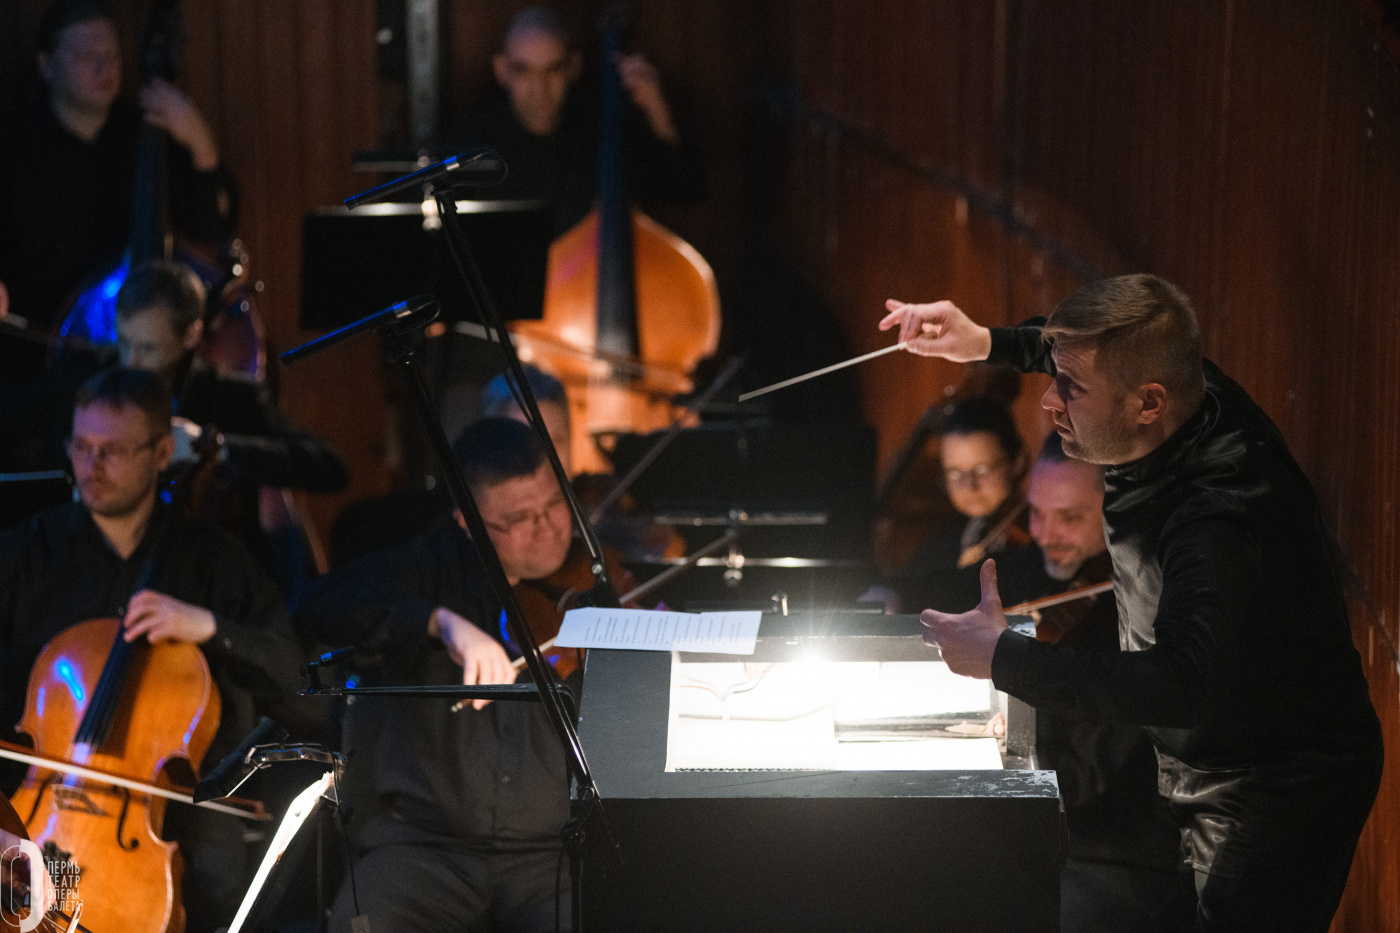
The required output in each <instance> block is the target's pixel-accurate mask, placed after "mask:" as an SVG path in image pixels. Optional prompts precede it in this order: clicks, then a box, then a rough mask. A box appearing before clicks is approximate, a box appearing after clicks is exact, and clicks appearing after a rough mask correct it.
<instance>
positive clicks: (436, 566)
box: [296, 418, 629, 933]
mask: <svg viewBox="0 0 1400 933" xmlns="http://www.w3.org/2000/svg"><path fill="white" fill-rule="evenodd" d="M453 450H454V453H455V455H456V458H457V461H458V463H459V464H460V466H461V468H462V472H463V474H464V476H465V478H466V480H467V483H468V486H469V488H470V489H471V492H472V495H473V496H474V497H475V499H476V502H477V505H478V507H479V508H480V510H481V514H482V517H483V518H484V519H485V521H486V526H487V529H488V532H489V534H490V537H491V544H492V545H493V546H494V547H495V549H496V551H497V553H498V554H499V556H500V559H501V563H502V565H503V566H504V568H505V571H506V575H507V577H508V578H509V580H510V582H511V584H512V585H517V584H519V585H517V593H519V592H520V588H521V586H526V585H529V581H534V580H539V579H541V578H546V577H549V576H551V575H552V574H554V573H555V572H556V571H558V570H559V569H560V568H561V567H563V566H564V565H565V564H566V561H568V559H569V558H570V556H571V553H573V552H575V551H576V549H577V548H578V547H579V545H578V544H577V543H575V542H574V540H573V525H572V521H571V519H570V515H569V509H568V506H567V504H566V502H565V500H564V496H563V493H562V492H561V490H560V489H559V486H558V483H557V482H556V480H555V476H554V473H553V472H552V470H551V469H550V465H549V463H548V461H547V459H546V457H545V453H544V450H543V449H542V447H541V446H540V443H539V441H538V439H537V437H536V436H535V434H534V432H533V431H532V430H531V429H530V428H529V427H527V426H526V425H524V424H522V423H520V422H519V421H515V420H511V419H505V418H484V419H482V420H480V421H477V422H475V423H474V424H472V425H470V426H468V427H467V428H466V430H465V431H463V433H462V434H461V436H460V437H459V438H458V439H457V440H456V442H455V443H454V444H453ZM456 518H457V521H456V522H455V523H454V522H453V521H452V519H451V518H450V517H448V516H444V517H443V520H442V521H441V522H440V523H439V524H438V525H437V526H436V527H434V528H431V529H429V530H428V531H427V532H425V533H424V534H423V535H422V536H420V537H419V538H417V539H415V540H414V541H412V542H411V543H409V544H407V545H405V546H403V547H399V548H394V549H391V550H387V551H381V552H378V553H375V554H370V555H367V556H365V557H361V558H360V559H358V560H356V561H353V562H351V563H350V564H348V565H347V566H345V567H344V568H342V569H341V570H339V571H337V572H335V573H333V574H331V575H330V576H327V577H323V578H322V579H321V580H318V581H317V582H316V583H315V584H313V585H312V586H311V587H310V589H309V592H308V595H307V597H306V599H305V600H304V601H303V602H302V604H301V606H300V608H299V610H298V612H297V617H296V624H297V625H298V626H299V627H300V628H301V630H302V631H303V632H304V633H305V634H306V635H309V636H312V637H314V638H316V639H317V640H319V641H321V642H323V643H326V644H333V645H348V644H355V645H358V646H359V648H360V649H361V653H360V657H361V658H367V659H371V660H370V662H369V663H371V664H372V665H373V668H372V669H371V670H370V671H365V677H366V678H367V681H368V679H370V678H372V677H375V676H379V677H382V679H383V680H384V681H385V682H386V683H391V684H406V683H464V684H502V683H512V682H514V680H515V678H516V668H515V667H514V666H513V665H512V662H511V658H510V655H509V654H508V653H507V649H506V644H505V643H506V640H507V633H506V632H505V631H504V618H503V612H502V609H501V606H500V604H499V602H497V600H496V598H495V596H494V595H493V594H492V591H491V587H490V584H489V581H488V579H487V577H486V573H485V570H484V569H483V567H482V564H481V561H480V558H479V557H478V556H477V553H476V550H475V548H474V547H473V545H472V543H471V541H470V539H469V538H468V537H467V536H466V535H465V534H464V533H463V529H462V528H461V527H458V525H459V524H464V523H463V522H462V519H461V516H460V515H458V516H456ZM619 576H622V577H623V578H622V579H619V578H618V576H615V577H614V580H615V583H616V584H617V586H618V588H619V589H623V588H626V587H627V586H628V584H629V581H628V580H627V579H626V578H625V575H619ZM522 581H523V582H522ZM451 707H452V703H451V702H450V701H447V700H416V699H387V700H380V701H378V702H374V703H366V702H358V703H355V704H353V705H352V706H350V707H349V708H348V710H347V713H346V721H345V747H346V750H347V751H349V752H351V753H352V757H351V759H350V773H349V774H347V786H348V787H349V794H350V795H351V806H352V807H354V811H355V815H354V824H353V826H352V830H353V834H354V837H355V839H354V841H355V844H356V848H357V857H356V860H355V862H354V865H353V875H352V877H353V884H352V883H351V882H349V881H347V883H346V884H344V885H342V887H341V890H340V894H339V895H338V897H337V899H336V903H335V907H334V909H333V911H332V915H331V925H330V929H331V930H333V931H336V933H344V931H348V930H349V929H350V928H351V919H352V917H353V916H354V915H355V912H356V903H358V910H359V913H361V914H363V915H365V916H367V917H368V918H369V920H370V922H371V924H372V926H373V927H374V928H375V929H388V930H401V931H406V933H409V931H424V933H427V931H437V930H444V929H465V928H476V926H477V925H478V924H480V923H484V922H492V923H494V925H495V926H496V927H498V928H501V929H511V930H520V931H533V930H540V931H543V930H553V929H554V918H555V913H554V911H555V891H556V887H555V885H556V877H557V876H556V872H557V871H558V870H559V859H560V849H561V843H560V830H561V828H562V827H563V825H564V822H565V821H566V820H567V819H568V816H569V805H568V780H567V774H566V770H565V760H564V756H563V751H562V749H561V748H560V746H559V743H558V740H557V738H556V736H555V734H554V732H553V730H552V728H551V727H550V725H549V722H548V720H547V718H546V717H545V715H544V711H543V709H542V707H541V706H540V705H539V704H536V703H489V704H488V702H487V701H482V700H476V701H473V703H472V704H470V705H469V706H466V707H464V708H463V709H462V711H461V712H459V713H453V712H451ZM562 884H563V885H564V888H563V890H564V902H563V906H562V910H563V914H564V916H565V917H567V916H568V913H569V907H568V894H567V890H568V882H567V879H566V878H565V879H564V880H563V881H562Z"/></svg>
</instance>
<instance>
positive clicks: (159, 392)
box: [0, 369, 299, 933]
mask: <svg viewBox="0 0 1400 933" xmlns="http://www.w3.org/2000/svg"><path fill="white" fill-rule="evenodd" d="M68 450H69V454H70V456H71V458H72V465H73V473H74V476H75V477H76V480H77V490H78V494H79V497H80V501H78V502H74V503H72V504H66V505H61V506H58V507H55V508H52V509H49V510H46V511H43V512H40V513H38V514H37V515H35V516H33V517H31V518H30V519H29V520H28V521H26V522H24V523H22V524H20V525H17V526H15V527H13V528H10V529H7V530H6V531H4V532H3V533H0V650H2V651H3V655H0V656H3V658H4V667H3V670H0V676H3V682H0V716H4V717H7V718H5V719H4V721H6V722H9V723H16V722H18V721H19V719H20V716H21V714H22V712H23V710H24V707H25V700H26V697H25V692H26V685H27V684H28V682H29V675H30V668H31V666H32V665H33V663H34V660H35V658H36V657H37V656H38V654H39V652H40V650H41V649H42V648H43V646H44V645H45V644H46V643H47V642H48V641H49V640H50V639H52V638H53V637H54V636H55V635H57V634H58V633H60V632H62V631H64V630H65V629H67V628H69V627H70V626H73V625H75V624H77V623H80V622H83V621H85V620H87V619H91V618H97V617H105V616H117V617H119V618H121V620H122V624H123V626H124V627H125V637H126V638H127V640H128V641H131V640H135V639H138V638H144V639H147V640H149V641H151V642H158V641H162V640H167V641H178V642H191V643H194V644H198V645H199V646H200V648H201V650H202V651H203V653H204V655H205V657H206V658H207V660H208V662H209V667H210V670H211V673H212V675H213V677H214V680H215V682H216V684H217V686H218V689H219V693H220V695H221V698H222V707H223V713H222V718H221V720H220V724H219V730H218V732H217V734H216V736H215V739H214V742H213V744H212V746H211V748H210V751H209V758H210V759H211V760H217V759H218V758H219V757H220V756H222V755H224V754H227V753H228V752H229V751H230V750H231V749H232V748H233V747H234V746H235V745H236V744H237V742H238V740H239V739H240V738H241V737H242V736H243V735H244V734H245V733H247V732H248V730H249V729H250V728H251V727H252V725H253V723H254V721H255V717H256V715H257V713H258V712H260V711H262V710H264V709H271V708H273V707H274V706H275V704H276V703H278V702H279V701H281V700H282V699H283V698H285V697H289V696H291V695H292V694H294V693H295V692H296V690H297V689H298V686H299V681H298V675H297V663H298V657H299V647H298V645H297V644H296V642H295V640H294V639H293V637H292V633H291V628H290V625H289V622H288V620H287V616H286V613H285V611H284V609H283V607H282V602H281V598H280V596H279V594H278V592H277V589H276V587H275V586H273V584H272V581H271V580H269V579H268V578H267V576H266V574H265V573H264V572H263V571H262V569H261V568H260V567H259V566H258V565H257V563H256V562H255V561H254V560H253V559H252V558H251V556H250V555H249V554H248V553H247V552H246V551H245V550H244V549H243V547H242V546H241V545H239V543H238V542H237V541H236V540H234V539H233V538H232V537H230V536H229V535H228V534H226V533H224V532H222V531H220V530H219V529H218V528H216V527H214V526H213V525H211V524H209V523H207V522H204V521H200V520H192V519H187V518H185V517H184V516H183V515H181V514H177V513H176V512H175V510H173V509H172V508H170V507H169V506H166V505H165V504H163V503H162V502H161V501H160V500H159V497H158V496H157V488H158V479H159V477H160V474H161V471H162V470H163V469H165V467H166V466H168V465H169V463H170V460H171V457H172V456H173V454H174V451H175V440H174V438H173V437H172V435H171V431H170V396H169V395H168V393H167V392H166V391H165V389H164V387H163V386H162V385H161V383H160V380H159V379H157V378H156V377H155V376H154V375H153V374H151V373H147V372H142V371H139V370H130V369H111V370H106V371H104V372H102V373H99V374H98V375H97V376H94V377H93V378H92V379H91V380H90V381H88V382H87V383H85V384H84V385H83V386H82V388H81V389H80V390H79V392H78V395H77V402H76V405H75V408H74V412H73V421H72V435H71V438H70V440H69V442H68ZM162 525H164V526H165V531H164V532H163V533H161V534H157V533H156V529H157V528H159V527H161V526H162ZM158 539H160V540H159V543H158ZM157 548H158V553H156V554H155V555H154V556H152V551H153V550H155V549H157ZM148 558H149V559H152V560H154V561H155V571H154V576H153V577H152V579H151V583H150V585H149V587H148V588H146V589H143V590H141V591H140V592H137V593H132V592H131V590H132V588H133V586H134V585H135V583H136V580H137V578H138V576H139V575H140V573H141V571H142V569H143V567H144V565H145V563H146V561H147V560H148ZM164 834H165V837H166V838H168V839H173V840H175V841H176V842H178V843H179V845H180V852H181V855H182V856H183V858H184V862H185V866H186V869H185V877H184V903H185V908H186V911H187V916H188V919H187V926H186V929H187V930H188V931H189V933H199V931H212V930H214V929H216V928H218V927H219V926H222V925H226V924H227V923H228V922H229V921H230V920H232V918H233V915H234V913H235V911H236V910H237V908H238V904H239V901H240V899H241V898H242V895H243V893H244V889H245V888H246V884H247V880H248V878H249V877H251V867H252V861H251V859H250V858H249V856H248V855H247V853H246V851H245V844H244V842H243V827H242V824H241V823H240V821H239V820H238V819H237V818H236V817H231V816H225V815H223V814H219V813H214V812H211V811H208V810H203V809H196V808H192V807H176V806H171V807H170V808H169V809H168V810H167V811H166V819H165V826H164Z"/></svg>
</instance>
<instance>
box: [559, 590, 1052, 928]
mask: <svg viewBox="0 0 1400 933" xmlns="http://www.w3.org/2000/svg"><path fill="white" fill-rule="evenodd" d="M814 633H815V634H820V635H821V637H820V638H816V639H814V638H811V637H808V636H810V635H812V634H814ZM814 645H815V646H818V647H819V648H820V650H821V651H823V652H824V655H825V657H827V658H839V659H842V660H866V661H872V660H878V661H909V660H920V661H928V660H937V659H938V654H937V651H936V649H932V648H926V647H924V646H923V645H922V644H921V643H920V641H919V624H918V619H917V617H916V616H861V615H859V614H855V613H830V614H825V615H822V616H820V617H818V618H812V617H810V616H805V615H804V616H788V617H784V616H778V615H765V616H764V617H763V623H762V626H761V628H760V632H759V641H758V647H757V651H756V653H755V655H754V656H752V657H750V658H739V657H737V656H727V657H722V656H715V655H708V656H707V655H694V654H683V655H681V656H680V657H681V659H682V660H683V661H689V660H697V659H698V660H714V661H731V662H732V661H739V660H746V661H750V662H753V663H754V664H761V663H762V662H766V661H772V660H780V659H781V660H791V659H798V658H801V657H802V656H803V653H804V652H809V651H811V650H812V647H813V646H814ZM671 679H672V656H671V655H670V654H669V653H665V652H650V651H622V650H600V649H593V650H590V651H589V652H588V659H587V667H586V672H585V681H584V683H585V688H584V696H583V705H582V710H581V716H580V727H579V734H580V737H581V738H582V740H583V745H584V747H585V748H586V749H587V750H588V756H589V762H590V764H591V766H592V768H593V770H594V773H595V774H596V776H597V781H598V787H599V789H600V791H601V792H602V794H603V797H604V800H605V804H606V807H607V813H608V819H609V822H610V824H611V826H612V830H613V834H614V836H615V837H616V839H617V841H618V844H619V846H620V848H621V854H622V858H623V862H624V866H623V868H622V869H621V870H620V871H617V872H614V873H612V874H609V875H603V874H602V873H601V871H600V869H599V868H596V867H593V866H590V867H589V868H588V869H586V872H585V879H584V885H585V887H584V897H585V912H584V916H585V918H586V922H587V924H588V926H589V928H590V929H593V930H601V931H633V930H636V931H643V930H645V931H654V930H662V929H665V930H695V931H710V930H713V931H731V930H761V931H783V930H802V931H816V930H831V931H850V930H901V931H908V930H940V931H949V930H957V931H981V930H985V931H996V933H1015V931H1036V933H1044V931H1053V930H1058V929H1059V904H1060V897H1059V880H1060V870H1061V867H1062V864H1063V852H1064V829H1063V825H1062V818H1061V810H1060V802H1059V791H1058V785H1057V783H1056V780H1055V775H1054V773H1053V772H1049V771H1030V770H1002V771H991V770H982V771H810V770H808V771H802V770H785V771H756V770H744V771H719V770H714V771H702V770H690V771H682V770H677V771H672V772H667V771H666V770H665V767H666V762H667V741H668V717H669V715H670V713H669V707H670V697H671ZM1009 728H1010V729H1014V728H1015V726H1014V725H1013V726H1011V727H1009Z"/></svg>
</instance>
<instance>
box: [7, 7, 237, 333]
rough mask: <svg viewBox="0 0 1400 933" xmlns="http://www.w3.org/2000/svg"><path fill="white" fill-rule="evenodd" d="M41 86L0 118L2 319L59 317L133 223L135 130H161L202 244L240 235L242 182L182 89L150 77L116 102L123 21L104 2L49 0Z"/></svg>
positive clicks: (183, 220) (184, 216)
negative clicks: (237, 216)
mask: <svg viewBox="0 0 1400 933" xmlns="http://www.w3.org/2000/svg"><path fill="white" fill-rule="evenodd" d="M38 50H39V51H38V71H39V76H40V78H41V82H40V84H39V85H38V88H37V90H38V93H36V94H35V95H34V97H33V99H32V100H30V101H29V103H28V104H27V105H26V106H25V107H24V109H23V110H22V111H21V112H20V113H19V114H18V115H16V116H15V117H14V118H12V119H10V120H8V121H7V122H6V123H5V124H4V126H3V127H0V317H3V316H4V314H5V309H6V307H8V309H9V311H10V312H12V313H13V314H15V315H16V316H20V317H23V318H24V319H26V320H27V321H28V322H29V323H30V324H31V325H36V326H39V327H41V328H50V327H54V326H56V325H57V324H58V323H59V320H60V317H61V315H62V314H63V312H64V311H65V307H66V304H67V302H68V301H70V300H71V298H72V297H73V296H74V293H75V292H76V290H77V289H78V288H79V287H80V286H81V285H83V284H84V282H85V281H87V280H88V279H89V278H90V277H92V276H93V275H94V274H96V273H97V272H98V271H99V267H100V266H101V264H102V263H104V262H108V261H112V260H114V259H115V258H116V257H117V256H119V255H120V253H121V252H122V250H123V249H124V247H125V246H126V244H127V239H128V236H129V234H130V232H131V213H132V198H133V180H134V178H135V165H136V139H137V129H138V127H139V126H140V125H141V122H142V121H143V120H144V121H146V122H148V123H151V124H153V125H155V126H157V127H160V128H161V129H163V130H165V131H166V132H167V133H168V134H169V135H170V138H171V140H172V144H171V145H170V147H169V159H168V166H169V186H168V191H169V196H170V212H171V215H172V220H173V221H174V225H175V228H176V230H177V231H178V232H179V233H181V234H183V235H185V236H187V237H189V238H190V239H192V240H195V241H198V242H200V243H206V244H212V245H218V244H222V243H223V242H224V241H225V240H226V239H227V238H228V237H229V236H230V235H231V233H232V229H233V215H234V210H235V205H236V191H235V186H234V183H233V179H232V177H231V176H230V175H229V173H228V172H227V171H226V170H225V168H224V167H223V165H222V163H221V161H220V157H219V149H218V144H217V141H216V140H215V137H214V133H213V130H212V129H211V128H210V126H209V123H208V121H207V120H205V118H204V115H203V114H202V113H200V111H199V108H198V107H196V106H195V105H194V103H193V101H191V100H190V99H189V97H187V96H186V95H185V94H184V93H183V92H182V91H180V90H179V89H178V88H176V87H175V86H174V85H172V84H170V83H169V82H167V81H162V80H159V79H157V80H153V81H151V82H150V83H149V84H148V85H147V86H146V87H144V88H143V89H142V90H141V97H140V101H139V104H138V103H130V102H127V101H124V100H119V99H118V95H119V92H120V90H121V80H122V55H121V46H120V39H119V36H118V33H117V27H116V23H115V22H114V21H113V20H112V17H111V15H110V14H109V13H108V11H107V9H106V7H105V6H104V4H103V3H101V2H100V0H53V2H52V3H50V4H49V6H48V7H47V9H46V10H45V11H44V15H43V18H42V19H41V20H40V27H39V41H38Z"/></svg>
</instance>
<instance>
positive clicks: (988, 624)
mask: <svg viewBox="0 0 1400 933" xmlns="http://www.w3.org/2000/svg"><path fill="white" fill-rule="evenodd" d="M919 621H920V622H922V623H923V625H924V629H925V631H924V644H926V645H937V646H938V647H939V649H940V650H941V651H942V652H943V660H944V661H946V662H947V664H948V667H949V668H950V669H951V670H952V672H953V673H954V674H961V675H963V676H964V677H980V678H982V679H984V680H986V679H989V678H991V676H992V655H993V654H995V653H996V649H997V639H999V638H1001V633H1002V632H1004V631H1005V630H1006V615H1005V614H1004V613H1003V612H1002V611H1001V594H1000V593H998V592H997V562H996V561H994V560H991V559H988V560H986V561H984V562H983V563H982V601H981V602H980V603H978V604H977V608H976V609H974V610H972V611H971V612H964V613H961V614H959V615H949V614H948V613H945V612H938V611H937V610H934V609H925V610H924V611H923V612H922V613H920V614H919Z"/></svg>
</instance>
